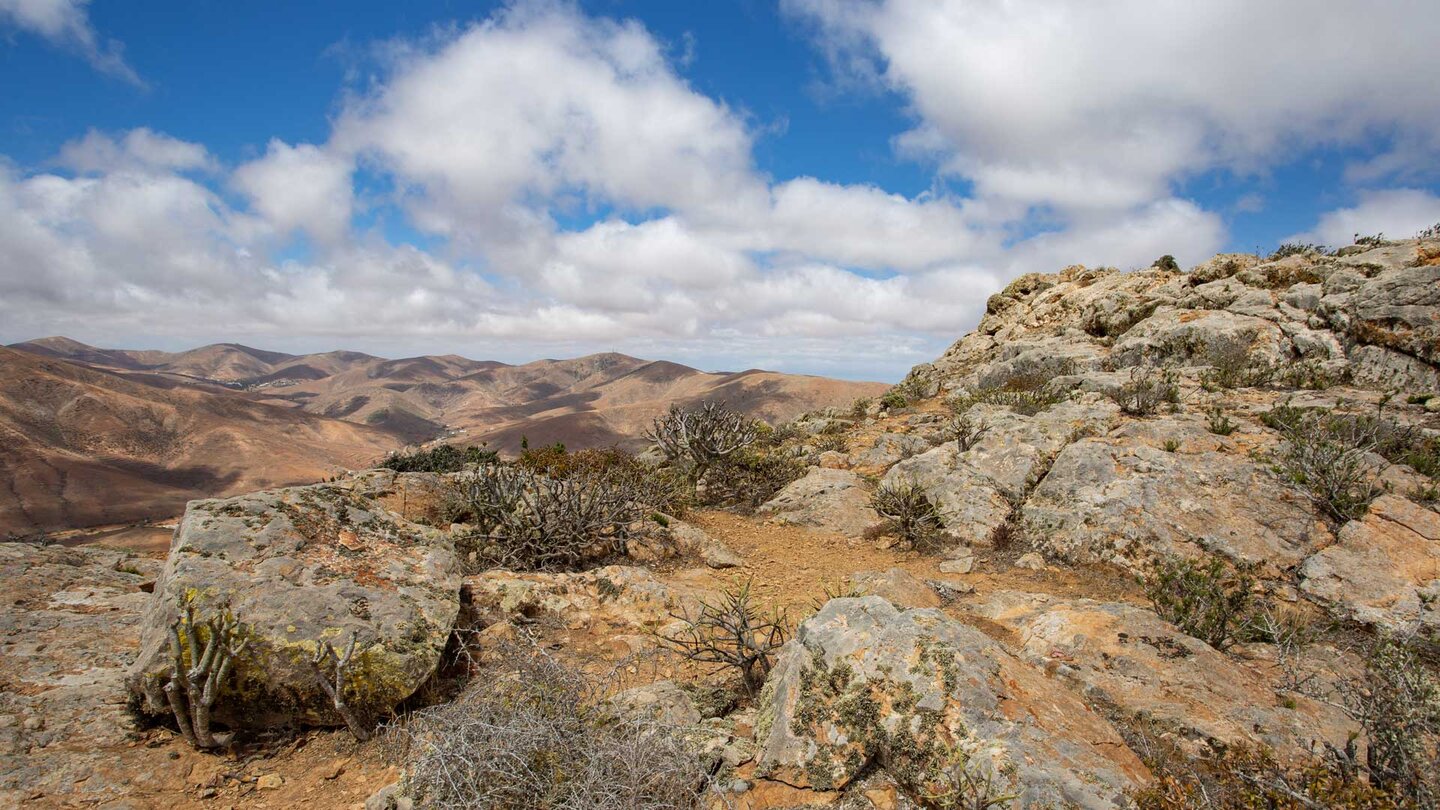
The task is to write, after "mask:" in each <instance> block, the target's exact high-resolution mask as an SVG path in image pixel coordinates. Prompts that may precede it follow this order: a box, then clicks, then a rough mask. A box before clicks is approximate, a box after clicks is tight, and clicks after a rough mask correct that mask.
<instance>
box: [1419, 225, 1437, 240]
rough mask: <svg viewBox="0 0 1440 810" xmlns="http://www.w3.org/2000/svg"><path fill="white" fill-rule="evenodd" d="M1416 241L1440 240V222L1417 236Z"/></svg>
mask: <svg viewBox="0 0 1440 810" xmlns="http://www.w3.org/2000/svg"><path fill="white" fill-rule="evenodd" d="M1415 238H1416V239H1440V222H1437V223H1435V224H1434V225H1431V226H1430V227H1428V228H1426V229H1425V230H1423V231H1420V232H1419V233H1417V234H1415Z"/></svg>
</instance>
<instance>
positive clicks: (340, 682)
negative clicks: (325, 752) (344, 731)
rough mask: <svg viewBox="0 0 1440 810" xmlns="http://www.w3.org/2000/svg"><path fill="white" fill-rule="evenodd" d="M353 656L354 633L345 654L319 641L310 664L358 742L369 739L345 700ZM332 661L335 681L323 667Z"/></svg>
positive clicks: (366, 729) (367, 730)
mask: <svg viewBox="0 0 1440 810" xmlns="http://www.w3.org/2000/svg"><path fill="white" fill-rule="evenodd" d="M354 658H355V635H354V634H353V633H352V634H351V635H350V643H349V644H348V645H346V647H345V654H344V655H339V654H337V653H336V652H335V648H334V647H333V646H331V644H330V642H328V641H322V642H320V645H319V649H317V650H316V651H315V658H314V660H312V661H311V662H310V663H311V666H313V667H314V669H315V680H316V681H317V682H319V684H320V688H321V689H324V690H325V694H326V695H328V696H329V697H330V702H331V703H332V704H333V705H334V706H335V711H337V712H339V714H340V717H341V718H342V719H343V720H344V721H345V727H346V728H348V729H350V734H351V735H352V736H353V737H354V738H355V739H357V740H359V741H360V742H364V741H366V740H368V739H370V730H369V729H368V728H366V726H365V724H363V723H361V722H360V718H359V717H358V716H357V715H356V714H355V710H354V709H352V708H350V705H349V704H348V703H346V702H345V682H346V681H348V680H349V679H350V664H351V662H352V661H353V660H354ZM331 661H333V662H334V666H335V682H334V683H331V682H330V679H329V678H328V677H326V675H325V670H324V669H323V667H324V666H325V665H326V664H327V663H328V662H331Z"/></svg>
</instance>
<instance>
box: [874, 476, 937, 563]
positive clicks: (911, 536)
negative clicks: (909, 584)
mask: <svg viewBox="0 0 1440 810" xmlns="http://www.w3.org/2000/svg"><path fill="white" fill-rule="evenodd" d="M870 506H871V507H872V508H874V510H875V511H876V512H878V513H880V516H881V517H883V518H885V519H886V520H888V521H889V522H890V525H891V527H892V528H893V529H894V530H895V532H896V533H897V534H899V535H900V539H902V540H904V541H906V542H908V543H910V545H911V547H913V548H915V549H916V550H919V551H930V550H934V549H935V548H937V547H938V546H939V545H940V543H941V541H942V540H943V539H944V536H943V533H942V530H943V529H944V528H945V523H944V521H943V520H942V519H941V518H940V510H939V509H937V508H936V506H935V503H934V502H933V501H931V500H930V496H929V495H928V494H926V492H925V488H924V487H922V486H920V484H919V483H917V482H916V481H913V480H904V481H898V482H895V483H891V484H882V485H881V486H880V488H879V489H877V490H875V493H874V494H873V495H872V496H871V497H870Z"/></svg>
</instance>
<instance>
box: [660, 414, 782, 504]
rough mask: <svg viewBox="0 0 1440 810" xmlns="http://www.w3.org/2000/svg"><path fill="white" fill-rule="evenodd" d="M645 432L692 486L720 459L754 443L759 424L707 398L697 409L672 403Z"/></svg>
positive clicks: (758, 434) (758, 435)
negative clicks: (679, 467) (686, 477)
mask: <svg viewBox="0 0 1440 810" xmlns="http://www.w3.org/2000/svg"><path fill="white" fill-rule="evenodd" d="M645 436H646V438H648V439H650V440H651V441H653V442H655V443H656V444H657V445H659V447H660V451H661V452H662V453H664V454H665V457H666V458H667V459H669V460H670V461H671V463H673V464H677V465H679V466H681V467H682V468H684V470H685V472H686V475H687V476H688V477H689V479H690V485H691V487H692V489H693V488H694V487H695V486H696V485H697V484H698V483H699V481H700V479H702V478H704V477H705V473H706V471H708V470H709V469H710V468H711V467H712V466H714V465H715V464H716V463H717V462H719V461H721V460H722V459H725V458H727V457H729V456H731V455H733V454H735V453H737V452H739V451H740V450H742V449H744V448H746V447H749V446H750V445H752V444H754V443H755V440H756V439H758V438H759V437H760V428H759V426H758V425H757V423H756V422H755V420H754V419H751V418H750V417H748V416H745V415H744V414H742V413H739V412H738V411H734V410H731V409H730V408H729V407H727V406H726V405H725V404H724V403H723V402H706V403H704V404H702V405H701V406H700V407H699V408H696V409H688V408H682V407H680V406H679V405H671V406H670V410H669V411H668V412H667V413H666V414H665V415H664V416H660V417H657V418H656V419H655V420H654V422H653V423H652V424H651V427H650V431H649V432H648V433H646V434H645Z"/></svg>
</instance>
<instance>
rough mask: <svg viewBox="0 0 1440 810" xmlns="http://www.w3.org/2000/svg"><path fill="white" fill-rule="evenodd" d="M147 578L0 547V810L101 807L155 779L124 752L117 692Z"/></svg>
mask: <svg viewBox="0 0 1440 810" xmlns="http://www.w3.org/2000/svg"><path fill="white" fill-rule="evenodd" d="M159 568H160V564H159V563H158V562H156V561H154V560H147V559H143V558H137V557H135V556H133V555H130V554H127V553H124V552H119V551H112V550H109V549H102V548H76V549H71V548H64V547H61V546H36V545H30V544H27V543H0V805H3V806H5V807H40V806H80V805H86V806H89V805H103V804H106V803H108V802H112V801H114V800H116V799H118V798H120V797H122V796H124V795H126V794H128V793H130V792H132V791H134V790H137V789H145V788H146V787H148V786H152V785H153V783H155V782H156V781H158V780H159V779H160V778H162V775H161V774H156V773H152V772H151V770H152V769H151V767H147V766H142V765H140V764H139V763H138V760H139V759H140V753H141V752H137V751H136V750H135V749H134V748H133V747H132V746H131V743H132V741H133V739H134V737H135V734H136V732H137V731H138V727H137V725H136V722H135V717H134V715H132V714H131V713H130V711H129V710H128V708H127V705H126V704H127V695H126V693H125V683H124V681H125V670H126V667H127V666H128V665H129V663H130V661H131V659H132V658H133V656H134V654H135V646H136V644H137V643H138V641H139V636H140V625H141V616H142V614H143V613H144V609H145V605H146V604H147V602H148V601H149V598H150V597H149V594H147V593H145V592H144V590H143V589H144V588H146V587H148V586H149V584H150V583H152V582H154V578H155V575H156V574H157V573H158V571H159Z"/></svg>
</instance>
